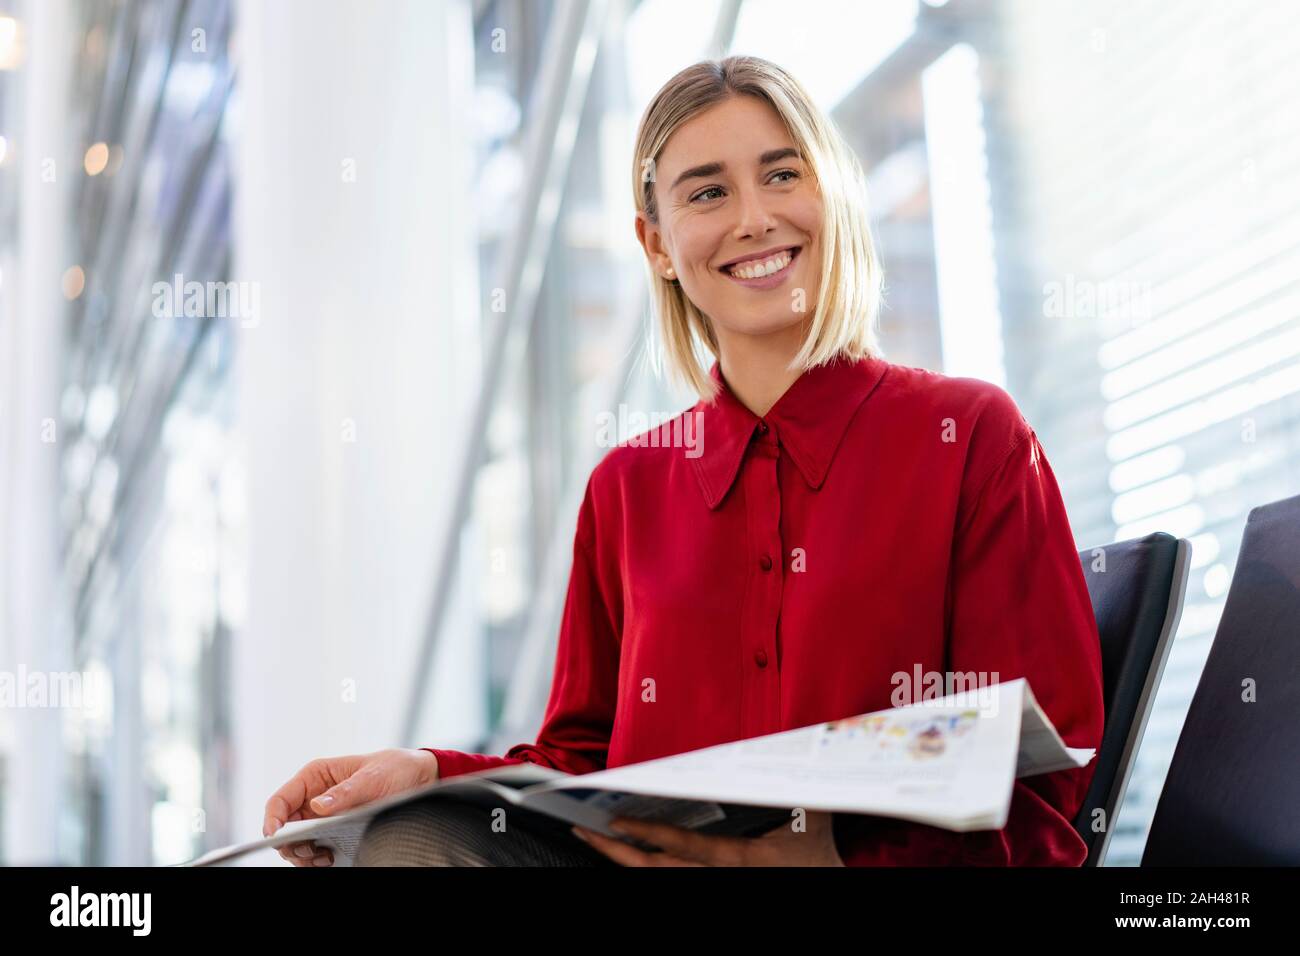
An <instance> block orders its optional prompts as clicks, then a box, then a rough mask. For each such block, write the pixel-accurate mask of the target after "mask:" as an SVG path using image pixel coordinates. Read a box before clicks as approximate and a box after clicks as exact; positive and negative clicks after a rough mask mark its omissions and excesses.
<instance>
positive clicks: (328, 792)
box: [262, 749, 438, 866]
mask: <svg viewBox="0 0 1300 956" xmlns="http://www.w3.org/2000/svg"><path fill="white" fill-rule="evenodd" d="M437 779H438V758H437V757H435V756H434V755H433V754H431V753H429V751H427V750H408V749H392V750H377V751H375V752H374V753H371V754H353V755H352V756H348V757H320V758H318V759H316V760H313V761H312V762H311V763H309V764H307V765H306V766H305V767H303V768H302V769H301V770H299V771H298V772H297V773H296V774H294V775H293V776H292V777H291V778H290V779H289V781H288V782H287V783H286V784H285V785H284V786H282V787H281V788H280V789H279V790H277V791H275V793H273V794H271V799H269V800H267V801H266V816H265V818H264V819H263V821H262V835H263V836H270V835H271V834H273V833H275V831H277V830H279V829H280V827H282V826H284V825H285V824H286V823H288V822H290V821H292V820H314V819H316V818H318V817H329V816H334V815H335V814H338V813H342V812H343V811H345V810H351V809H353V808H354V807H359V806H361V805H362V804H364V803H370V802H371V801H372V800H378V799H380V798H381V797H388V796H392V795H393V794H395V793H402V792H403V791H406V790H411V789H413V788H415V787H422V786H424V785H426V784H429V783H433V781H435V780H437ZM278 850H279V853H280V856H282V857H284V859H286V860H288V861H289V862H290V863H292V864H293V865H294V866H330V865H331V864H332V863H333V862H334V854H333V852H332V851H331V850H330V849H329V848H328V847H317V846H316V844H315V843H313V842H312V841H310V840H305V841H303V842H301V843H286V844H285V845H284V846H281V847H278Z"/></svg>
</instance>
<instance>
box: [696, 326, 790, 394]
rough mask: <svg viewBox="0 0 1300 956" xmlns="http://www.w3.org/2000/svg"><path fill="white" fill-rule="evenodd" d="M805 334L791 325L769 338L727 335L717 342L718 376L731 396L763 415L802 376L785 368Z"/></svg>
mask: <svg viewBox="0 0 1300 956" xmlns="http://www.w3.org/2000/svg"><path fill="white" fill-rule="evenodd" d="M805 332H806V329H804V328H803V327H802V326H794V327H792V328H790V329H783V330H782V331H781V332H776V333H772V334H771V335H764V336H746V335H741V336H734V337H732V336H728V337H727V338H725V339H721V340H720V341H719V352H720V355H719V358H718V365H719V368H720V370H721V372H722V377H723V378H724V379H726V381H727V386H728V387H729V388H730V389H731V392H732V394H733V395H735V396H736V398H738V399H739V400H740V402H741V404H743V405H744V406H745V407H746V408H748V409H749V410H750V411H751V412H753V413H754V414H755V415H758V416H759V417H762V416H763V415H766V414H767V412H768V410H769V409H770V408H771V407H772V406H773V405H775V404H776V403H777V401H778V400H779V399H780V398H781V396H782V395H784V394H785V393H786V391H787V390H788V389H789V388H790V386H791V385H793V384H794V383H795V382H796V381H798V380H799V378H800V376H801V375H803V372H802V371H801V370H799V369H791V368H789V367H788V366H789V365H790V361H791V360H792V359H793V358H794V357H795V355H797V354H798V353H799V348H800V347H801V346H802V345H803V341H804V334H805ZM720 338H721V337H720Z"/></svg>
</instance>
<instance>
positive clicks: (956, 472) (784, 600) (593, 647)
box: [267, 57, 1103, 866]
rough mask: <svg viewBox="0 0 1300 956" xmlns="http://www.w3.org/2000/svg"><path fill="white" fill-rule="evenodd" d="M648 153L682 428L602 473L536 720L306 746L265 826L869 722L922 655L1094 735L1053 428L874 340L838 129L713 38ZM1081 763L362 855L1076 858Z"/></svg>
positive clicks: (446, 837)
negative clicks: (495, 739) (927, 808)
mask: <svg viewBox="0 0 1300 956" xmlns="http://www.w3.org/2000/svg"><path fill="white" fill-rule="evenodd" d="M636 155H637V156H638V157H640V159H639V160H638V162H637V170H638V175H637V178H636V179H635V181H634V188H635V194H636V202H637V210H636V221H635V228H636V233H637V236H638V238H639V239H640V241H641V243H642V246H643V248H644V250H645V256H646V262H647V264H648V266H649V268H650V269H651V282H652V283H653V284H654V291H655V296H656V299H657V303H658V312H659V317H660V323H661V331H662V333H663V335H662V337H663V339H664V343H665V346H666V349H667V354H668V358H669V359H670V361H671V363H672V368H673V371H674V372H675V373H676V374H677V375H678V377H680V378H683V379H685V380H686V381H687V382H688V383H690V384H691V385H693V386H694V387H695V390H696V391H697V392H698V393H699V395H700V401H699V402H698V403H697V404H696V406H695V407H694V408H692V409H688V410H686V411H685V412H683V413H682V415H681V416H679V419H681V418H682V417H689V418H692V419H698V430H699V437H700V439H701V441H700V443H699V445H698V448H696V449H692V450H687V449H684V448H682V447H680V443H674V442H662V441H652V442H646V441H643V440H641V439H642V438H643V437H644V436H634V437H632V438H630V439H629V440H628V441H626V442H624V443H623V444H621V445H619V446H618V447H616V448H613V449H610V450H609V451H608V452H607V453H606V454H605V456H604V458H603V459H602V460H601V462H600V463H599V464H598V465H597V466H596V467H595V469H593V471H592V473H591V476H590V478H589V479H588V481H587V487H586V490H585V493H584V495H583V499H582V504H581V507H580V509H579V512H578V518H577V527H576V532H575V535H574V545H573V563H572V565H571V569H570V573H569V586H568V592H567V595H566V597H565V601H564V611H563V615H562V619H561V623H560V633H559V638H558V641H557V649H556V659H555V669H554V672H553V680H552V684H551V695H550V699H549V701H548V703H547V706H546V711H545V715H544V718H543V722H542V727H541V729H540V731H539V733H538V735H537V739H536V741H535V742H534V743H520V744H517V745H515V746H514V747H511V748H510V749H509V750H508V751H507V752H506V753H504V754H501V755H495V754H476V753H465V752H461V751H457V750H450V749H438V748H433V747H426V748H421V749H420V750H419V751H418V752H409V751H383V752H380V753H379V754H372V755H366V756H360V757H347V758H338V759H335V760H331V761H314V762H313V764H312V765H309V766H308V767H307V768H304V770H303V771H302V772H300V774H299V775H298V776H297V777H295V778H294V779H293V780H290V781H289V783H287V784H286V785H285V786H284V787H283V788H281V790H280V792H279V793H277V794H276V795H275V796H274V797H272V799H271V801H270V802H269V803H268V805H267V818H268V819H267V823H268V828H269V829H275V828H277V827H278V825H279V823H280V822H281V821H284V820H288V819H295V817H294V816H293V814H300V815H301V817H302V818H309V817H310V816H311V815H316V814H323V813H334V812H338V810H340V809H346V808H347V807H349V806H352V805H355V804H357V803H363V802H366V801H368V800H372V799H375V797H376V796H380V795H383V794H386V793H391V792H396V791H398V790H402V789H406V788H408V787H410V786H416V785H419V784H420V783H422V782H427V781H428V780H430V779H434V778H436V779H446V778H450V777H455V776H458V775H460V774H465V773H471V772H475V771H480V770H488V769H491V768H494V767H501V766H507V765H510V764H521V763H532V764H538V765H541V766H545V767H549V768H552V769H555V770H560V771H563V772H565V773H570V774H586V773H590V772H592V771H596V770H602V769H606V768H614V767H621V766H626V765H629V764H637V763H642V762H644V761H648V760H653V759H655V758H658V757H665V756H669V755H673V754H682V753H688V752H691V751H697V750H702V749H704V748H707V747H711V746H714V745H717V744H722V743H727V742H730V741H735V740H742V739H750V738H754V737H759V736H763V735H766V734H773V733H779V732H781V731H785V730H792V729H794V728H797V727H806V726H809V725H812V724H816V723H820V722H823V721H828V720H837V719H842V718H844V717H848V716H852V715H856V714H864V713H870V712H872V711H876V710H882V709H884V708H886V707H888V706H890V704H891V695H892V692H893V691H894V689H895V688H896V686H897V684H898V679H899V675H904V676H906V675H911V674H913V673H927V674H938V675H948V674H963V675H970V674H973V675H975V680H976V682H977V683H979V684H981V685H987V684H988V683H995V682H997V681H999V680H1002V681H1010V680H1015V679H1017V678H1022V677H1023V678H1027V679H1028V680H1029V682H1030V684H1031V685H1032V687H1033V691H1034V695H1035V697H1036V698H1037V700H1038V701H1039V703H1040V704H1041V705H1042V707H1043V709H1044V711H1045V712H1046V713H1047V715H1048V717H1049V718H1050V719H1051V721H1052V724H1053V725H1054V726H1055V727H1056V728H1057V729H1058V731H1059V732H1060V734H1061V737H1062V739H1063V740H1064V741H1065V743H1066V745H1067V746H1071V747H1081V748H1093V749H1096V748H1097V747H1098V746H1099V745H1100V743H1101V729H1102V718H1103V711H1102V696H1101V653H1100V643H1099V641H1098V636H1097V627H1096V622H1095V620H1094V618H1093V612H1092V606H1091V604H1090V602H1089V599H1088V591H1087V588H1086V585H1085V582H1084V578H1083V570H1082V567H1081V565H1080V563H1079V557H1078V553H1077V549H1076V547H1075V543H1074V540H1073V536H1072V534H1071V531H1070V525H1069V521H1068V518H1067V516H1066V513H1065V507H1064V504H1063V503H1062V500H1061V495H1060V491H1059V488H1058V487H1057V484H1056V479H1055V476H1054V475H1053V473H1052V470H1051V468H1050V466H1049V465H1048V463H1047V458H1046V455H1045V454H1044V451H1043V448H1042V446H1041V444H1040V443H1039V441H1038V438H1037V436H1036V435H1035V434H1034V432H1033V429H1032V428H1030V427H1029V425H1028V423H1027V422H1026V420H1025V419H1024V417H1023V416H1022V415H1021V414H1020V411H1019V409H1018V408H1017V407H1016V405H1015V403H1014V401H1013V400H1012V399H1011V397H1010V396H1009V395H1008V394H1007V393H1006V392H1005V391H1003V390H1002V389H1001V388H999V387H998V386H995V385H991V384H989V383H988V382H983V381H978V380H975V379H967V378H952V377H947V376H944V375H940V374H938V373H935V372H930V371H926V370H923V369H916V368H908V367H905V366H901V365H894V364H891V363H889V362H887V361H885V360H884V359H883V358H881V357H880V356H879V355H878V354H876V344H875V338H874V332H873V324H874V321H875V318H876V313H877V310H878V307H879V299H880V275H879V269H878V265H877V261H876V258H875V253H874V250H873V244H872V238H871V232H870V229H869V224H868V220H867V207H866V196H865V187H864V185H863V182H864V180H863V176H862V171H861V169H860V168H859V167H858V164H857V162H856V160H855V159H853V157H852V156H851V154H850V153H849V151H848V149H847V148H846V147H845V146H844V144H843V142H842V140H841V139H840V137H839V135H838V133H837V132H836V131H835V130H834V128H833V126H832V125H831V123H830V121H829V120H828V119H827V118H825V117H824V116H822V115H821V114H820V113H819V111H818V110H817V109H816V107H815V106H814V105H813V103H812V101H811V100H810V99H809V98H808V96H807V94H806V93H805V92H804V91H803V89H802V88H801V87H800V86H799V85H798V84H797V83H796V82H795V81H794V79H793V78H792V77H790V76H789V75H788V74H787V73H785V72H784V71H783V70H781V69H780V68H778V67H776V66H775V65H773V64H771V63H767V62H765V61H762V60H757V59H754V58H751V57H730V58H728V59H725V60H721V61H706V62H703V63H699V64H696V65H695V66H692V67H690V68H689V69H687V70H685V71H684V72H682V73H679V74H678V75H677V76H675V77H674V78H672V79H671V80H669V82H668V83H667V84H666V86H665V87H664V89H663V90H662V91H660V93H659V94H658V95H657V96H656V97H655V98H654V99H653V100H652V102H651V103H650V105H649V107H648V109H647V110H646V113H645V116H644V117H643V119H642V122H641V128H640V131H639V133H638V137H637V153H636ZM642 170H644V176H642V173H641V171H642ZM701 342H702V343H703V346H704V348H705V349H707V350H709V351H711V352H712V353H713V356H714V359H715V361H714V362H713V363H712V365H711V367H710V368H709V369H708V372H707V374H706V373H705V372H704V370H703V368H702V367H701V365H700V363H699V362H698V360H697V356H696V348H697V346H698V344H699V343H701ZM664 427H666V426H664ZM941 679H942V678H941ZM430 755H432V760H430ZM1093 771H1094V767H1091V766H1089V767H1086V768H1078V769H1072V770H1066V771H1058V772H1056V773H1052V774H1043V775H1040V776H1038V777H1035V778H1032V779H1030V780H1028V781H1021V780H1017V781H1016V782H1015V784H1014V794H1013V798H1012V802H1011V808H1010V811H1009V818H1008V822H1007V825H1006V826H1005V827H1004V828H1003V829H1001V830H996V831H981V832H975V833H955V832H950V831H945V830H940V829H938V828H935V827H929V826H922V825H920V824H914V823H904V822H902V821H888V820H883V819H880V818H872V817H867V816H862V815H852V814H842V813H841V814H832V813H829V812H824V811H823V812H812V811H809V812H807V814H806V816H804V815H801V814H794V815H792V820H791V824H790V825H789V826H784V825H782V826H777V827H775V828H771V829H767V830H766V831H765V832H754V833H748V832H747V833H746V834H745V835H743V836H724V835H722V834H719V833H703V832H698V831H692V830H687V829H684V828H679V827H677V826H672V825H669V824H667V823H663V822H659V823H652V822H650V821H644V820H643V821H639V822H638V821H635V820H627V821H625V822H626V824H627V825H626V828H625V830H624V834H625V837H631V838H633V841H632V842H635V843H639V844H643V845H644V847H645V848H639V847H638V846H634V845H632V843H630V842H627V841H626V840H613V839H610V838H609V837H607V836H606V837H603V838H602V837H601V836H600V835H599V834H593V833H584V832H580V831H575V832H574V833H573V834H572V835H570V834H568V833H567V832H560V833H554V832H541V831H540V830H539V831H538V832H529V829H528V827H529V824H528V823H527V822H526V821H520V820H514V821H512V822H511V824H510V826H509V829H508V835H505V834H504V833H501V834H499V833H497V832H496V831H495V830H492V829H491V828H490V826H489V824H488V822H487V817H486V815H485V814H476V813H470V812H466V813H457V814H455V815H450V814H446V813H443V812H442V809H443V808H442V807H439V806H427V807H425V808H424V809H423V810H420V811H418V812H417V811H411V812H408V813H394V811H392V810H389V811H385V813H383V814H380V815H378V816H377V817H376V819H375V822H374V823H373V824H372V825H371V830H369V831H367V834H366V836H365V837H364V838H363V840H362V849H361V852H360V856H359V858H360V859H362V860H364V861H365V862H366V863H372V864H386V863H387V864H394V863H400V864H407V863H416V864H434V865H457V864H464V863H471V864H474V863H477V864H480V865H499V864H503V863H504V864H509V863H511V862H514V863H524V864H527V863H529V862H535V861H543V862H546V863H548V864H556V865H579V866H581V865H593V864H595V865H603V863H604V862H605V861H613V862H615V863H618V864H621V865H624V866H700V865H705V866H709V865H712V866H773V865H783V866H839V865H844V864H847V865H851V866H867V865H878V864H897V865H938V864H972V865H974V864H995V865H1025V864H1052V865H1069V866H1077V865H1079V864H1080V863H1081V862H1082V861H1083V860H1084V858H1085V856H1086V854H1087V847H1086V845H1085V844H1084V842H1083V840H1082V839H1081V837H1080V836H1079V834H1078V833H1077V832H1076V831H1075V829H1074V827H1073V823H1072V821H1073V818H1074V817H1075V815H1076V814H1077V813H1078V811H1079V808H1080V805H1081V804H1082V801H1083V796H1084V793H1085V792H1086V790H1087V787H1088V785H1089V783H1090V782H1091V779H1092V776H1093ZM325 800H333V801H334V802H333V803H330V804H328V805H327V804H326V803H325V802H324V801H325ZM796 809H797V808H796ZM796 823H797V824H798V825H796ZM611 829H612V828H611ZM583 840H586V841H587V842H585V843H584V842H582V841H583ZM291 852H301V853H302V854H303V855H302V857H300V858H298V859H296V862H297V863H298V864H299V865H303V866H306V865H310V863H311V861H312V859H313V853H314V851H313V848H311V847H301V848H297V849H293V848H284V849H282V853H285V854H286V856H287V857H288V854H289V853H291ZM323 862H325V863H328V862H329V861H328V859H326V860H324V861H323Z"/></svg>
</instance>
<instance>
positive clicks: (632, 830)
mask: <svg viewBox="0 0 1300 956" xmlns="http://www.w3.org/2000/svg"><path fill="white" fill-rule="evenodd" d="M805 820H806V823H807V827H806V829H805V830H803V831H802V832H800V831H796V830H795V829H794V828H793V826H779V827H777V828H776V829H775V830H772V831H771V832H769V833H764V834H763V835H762V836H757V837H730V836H711V835H709V834H705V833H697V832H696V831H694V830H688V829H686V828H684V827H676V826H673V825H672V824H668V823H652V822H650V821H649V820H633V819H630V818H628V817H617V818H616V819H615V820H614V821H613V822H612V823H610V829H611V830H615V831H617V832H619V833H623V834H626V835H628V836H633V837H636V838H637V839H639V840H642V841H643V842H645V843H649V844H651V845H653V846H657V847H659V848H660V849H661V850H663V852H662V853H648V852H646V851H645V850H641V849H638V848H637V847H634V846H631V845H630V844H627V843H624V842H623V841H621V840H614V839H611V838H610V837H607V836H604V835H602V834H600V833H596V832H594V831H592V830H588V829H586V828H585V827H574V828H573V832H574V833H575V834H577V835H578V836H579V837H581V838H582V839H584V840H586V841H587V842H588V843H590V844H591V845H592V846H593V847H595V848H596V849H597V850H599V851H600V852H601V853H603V854H605V855H606V856H607V857H609V858H610V859H611V860H613V861H614V862H616V863H621V864H623V865H624V866H843V865H844V861H843V860H842V859H840V854H839V851H838V850H837V849H836V848H835V834H834V832H833V831H832V829H831V821H832V815H831V814H829V813H816V812H812V813H808V814H806V816H805Z"/></svg>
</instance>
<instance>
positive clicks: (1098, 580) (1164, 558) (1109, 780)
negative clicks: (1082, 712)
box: [1074, 532, 1191, 866]
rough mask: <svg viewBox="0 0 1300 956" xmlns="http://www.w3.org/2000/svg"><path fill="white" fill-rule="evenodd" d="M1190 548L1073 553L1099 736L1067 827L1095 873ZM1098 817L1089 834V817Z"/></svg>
mask: <svg viewBox="0 0 1300 956" xmlns="http://www.w3.org/2000/svg"><path fill="white" fill-rule="evenodd" d="M1190 557H1191V545H1190V543H1189V542H1187V541H1186V540H1185V539H1180V538H1175V537H1174V536H1173V535H1170V534H1165V533H1164V532H1156V533H1154V534H1149V535H1147V536H1146V537H1144V538H1134V539H1132V540H1129V541H1117V542H1115V543H1114V544H1108V545H1105V546H1104V547H1099V548H1092V549H1089V550H1086V551H1080V552H1079V559H1080V560H1081V561H1082V562H1083V571H1084V577H1085V578H1086V580H1087V583H1088V595H1089V597H1091V598H1092V609H1093V613H1094V614H1095V615H1096V618H1097V631H1098V633H1099V635H1100V637H1101V662H1102V684H1103V699H1104V702H1105V708H1106V722H1105V729H1104V731H1103V732H1102V738H1101V747H1100V748H1099V749H1098V751H1097V758H1096V760H1097V769H1096V771H1095V773H1094V775H1093V778H1092V783H1091V784H1090V785H1089V787H1088V793H1087V794H1086V795H1085V797H1084V800H1083V804H1082V806H1081V807H1080V809H1079V813H1078V815H1077V816H1076V817H1075V819H1074V828H1075V830H1076V831H1078V833H1079V836H1081V837H1082V838H1083V841H1084V842H1085V843H1087V844H1088V858H1087V860H1085V861H1084V864H1083V865H1084V866H1100V865H1101V863H1102V860H1104V859H1105V856H1106V848H1107V846H1108V845H1109V844H1110V834H1111V832H1112V831H1113V829H1114V822H1115V812H1116V810H1117V809H1118V808H1119V805H1120V802H1121V801H1122V800H1123V798H1124V792H1125V790H1126V789H1127V788H1128V780H1129V774H1130V773H1131V772H1132V770H1133V762H1134V760H1135V758H1136V756H1137V751H1138V746H1139V744H1141V742H1142V734H1143V733H1144V732H1145V730H1146V725H1147V717H1148V716H1149V715H1150V713H1151V704H1152V702H1153V701H1154V699H1155V693H1156V688H1157V687H1159V686H1160V675H1161V673H1162V672H1163V671H1164V667H1165V660H1166V658H1167V657H1168V656H1169V647H1170V645H1171V644H1172V643H1173V636H1174V631H1175V630H1176V629H1177V628H1178V620H1179V618H1180V617H1182V613H1183V596H1184V595H1185V594H1186V591H1187V574H1188V562H1189V560H1190ZM1098 809H1100V810H1102V811H1103V813H1104V815H1103V816H1102V817H1101V818H1100V820H1099V823H1100V826H1099V827H1097V828H1094V822H1093V821H1094V818H1095V817H1096V811H1097V810H1098Z"/></svg>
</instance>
